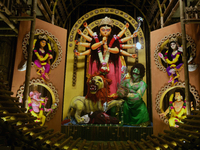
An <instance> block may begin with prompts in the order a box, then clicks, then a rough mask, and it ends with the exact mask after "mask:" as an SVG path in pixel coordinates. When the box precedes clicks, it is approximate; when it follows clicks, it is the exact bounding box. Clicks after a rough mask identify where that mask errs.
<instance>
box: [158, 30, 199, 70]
mask: <svg viewBox="0 0 200 150" xmlns="http://www.w3.org/2000/svg"><path fill="white" fill-rule="evenodd" d="M181 37H182V33H179V32H177V33H173V34H169V35H168V36H165V37H164V38H163V39H162V40H161V41H160V42H159V43H158V45H157V46H156V50H155V51H154V61H155V64H156V66H157V68H158V69H159V70H160V71H163V72H166V68H165V67H164V66H163V65H162V63H161V58H160V57H159V56H158V53H159V52H161V46H162V44H163V43H164V42H165V41H166V40H167V39H170V38H181ZM186 40H187V41H188V42H187V46H191V55H192V57H193V58H194V57H195V56H196V44H195V42H194V40H193V39H192V38H191V37H190V36H189V35H186Z"/></svg>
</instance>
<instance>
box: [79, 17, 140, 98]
mask: <svg viewBox="0 0 200 150" xmlns="http://www.w3.org/2000/svg"><path fill="white" fill-rule="evenodd" d="M83 26H84V27H85V28H86V29H87V32H88V33H89V35H90V36H91V37H90V36H88V35H85V34H83V33H82V32H81V30H80V29H78V34H80V35H81V36H82V37H83V38H85V39H86V40H87V41H89V43H82V42H78V41H76V45H81V46H84V47H86V48H89V50H86V51H85V52H83V53H79V52H78V51H75V55H76V56H81V55H83V56H84V55H90V59H89V66H88V75H89V76H91V75H92V74H94V73H95V72H100V73H102V74H103V75H105V76H106V78H108V79H111V80H112V83H111V85H110V96H111V97H116V91H117V84H119V83H120V80H121V74H122V71H121V68H122V66H125V65H126V63H125V61H124V58H123V56H130V57H132V58H136V57H137V55H136V54H129V53H128V52H126V51H125V50H122V49H129V48H136V47H137V48H138V49H140V48H141V45H140V43H137V44H132V45H128V44H123V43H125V42H127V41H128V40H130V39H132V38H134V37H136V36H137V32H134V33H133V34H132V35H131V36H128V37H125V38H122V39H121V37H122V36H123V35H124V33H125V31H126V30H127V28H128V27H129V24H128V23H126V25H125V27H124V29H122V30H121V31H120V32H119V33H118V34H117V35H116V34H114V33H113V32H114V31H113V21H112V20H111V19H110V18H108V17H105V18H104V19H102V20H101V21H100V24H99V29H98V30H97V32H93V31H92V30H91V29H90V28H89V27H88V25H87V23H86V22H85V23H84V24H83ZM89 76H88V78H89Z"/></svg>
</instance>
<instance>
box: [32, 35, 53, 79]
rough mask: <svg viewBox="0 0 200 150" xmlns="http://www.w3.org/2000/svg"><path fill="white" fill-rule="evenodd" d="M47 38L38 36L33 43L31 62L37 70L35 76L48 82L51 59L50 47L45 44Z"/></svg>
mask: <svg viewBox="0 0 200 150" xmlns="http://www.w3.org/2000/svg"><path fill="white" fill-rule="evenodd" d="M47 41H48V37H47V36H46V35H45V34H44V35H39V36H38V39H37V41H36V42H35V45H34V48H33V58H32V61H33V62H34V64H35V67H36V69H37V74H38V75H40V76H41V79H43V80H44V81H46V80H49V76H48V75H49V73H50V67H51V63H50V59H52V58H53V56H52V55H51V52H52V50H51V46H50V44H49V43H47Z"/></svg>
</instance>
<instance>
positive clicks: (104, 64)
mask: <svg viewBox="0 0 200 150" xmlns="http://www.w3.org/2000/svg"><path fill="white" fill-rule="evenodd" d="M98 56H99V60H100V63H101V65H102V67H101V69H100V73H102V74H103V75H106V74H108V73H109V70H108V68H107V64H108V60H109V57H110V52H109V51H107V52H106V56H105V58H103V54H102V52H101V50H98Z"/></svg>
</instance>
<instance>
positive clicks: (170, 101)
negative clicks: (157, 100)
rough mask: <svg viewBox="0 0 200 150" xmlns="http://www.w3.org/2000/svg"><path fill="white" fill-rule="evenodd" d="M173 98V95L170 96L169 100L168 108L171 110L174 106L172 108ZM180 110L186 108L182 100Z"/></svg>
mask: <svg viewBox="0 0 200 150" xmlns="http://www.w3.org/2000/svg"><path fill="white" fill-rule="evenodd" d="M173 97H174V94H172V95H171V96H170V100H169V107H170V109H171V110H172V109H174V106H173ZM182 108H183V109H185V108H186V100H184V103H183V106H182Z"/></svg>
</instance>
